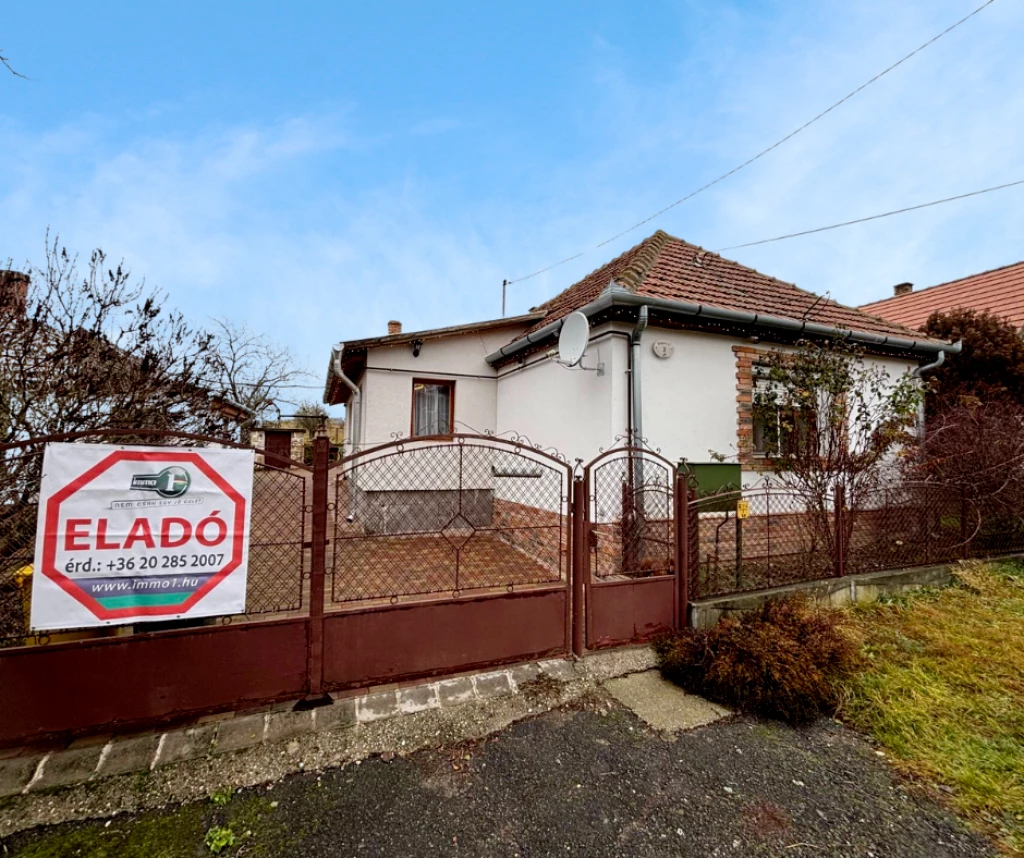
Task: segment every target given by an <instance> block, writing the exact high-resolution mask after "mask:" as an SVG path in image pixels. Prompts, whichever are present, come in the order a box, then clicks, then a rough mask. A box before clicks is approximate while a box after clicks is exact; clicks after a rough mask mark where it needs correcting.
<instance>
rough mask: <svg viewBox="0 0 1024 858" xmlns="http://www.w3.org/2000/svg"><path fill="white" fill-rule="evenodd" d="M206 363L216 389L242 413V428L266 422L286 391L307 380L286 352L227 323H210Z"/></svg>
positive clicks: (258, 335)
mask: <svg viewBox="0 0 1024 858" xmlns="http://www.w3.org/2000/svg"><path fill="white" fill-rule="evenodd" d="M210 361H211V368H212V372H213V381H214V385H215V387H216V389H217V390H218V391H219V392H220V393H221V395H222V396H223V397H225V399H227V400H228V401H229V404H235V405H240V406H241V407H242V409H243V410H244V411H245V412H246V414H247V419H246V420H245V421H243V426H244V427H246V428H250V427H252V426H253V425H255V424H256V422H258V421H261V420H265V419H267V418H268V416H269V415H270V413H271V410H272V409H274V408H275V406H276V405H277V404H278V403H279V402H286V401H287V400H286V399H285V397H286V396H287V395H288V394H287V389H288V387H289V386H291V385H294V384H295V382H297V381H300V380H302V379H304V378H306V377H307V376H309V373H308V372H306V371H305V370H302V369H299V368H298V367H297V366H296V363H295V356H294V355H293V354H292V352H291V351H290V350H289V349H287V348H285V347H283V346H278V345H275V344H274V343H272V342H271V341H270V340H268V339H267V338H266V337H265V336H264V335H263V334H259V333H256V332H255V331H253V330H251V329H250V328H249V327H248V326H247V325H245V324H239V323H236V322H232V321H230V320H228V319H214V320H213V332H212V336H211V346H210Z"/></svg>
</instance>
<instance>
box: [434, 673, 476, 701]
mask: <svg viewBox="0 0 1024 858" xmlns="http://www.w3.org/2000/svg"><path fill="white" fill-rule="evenodd" d="M437 696H438V699H439V700H440V701H441V705H442V706H459V705H461V704H463V703H469V701H471V700H473V699H475V697H476V695H475V694H474V693H473V680H472V679H470V678H469V677H468V676H460V677H458V678H457V679H442V680H441V681H440V682H439V683H437Z"/></svg>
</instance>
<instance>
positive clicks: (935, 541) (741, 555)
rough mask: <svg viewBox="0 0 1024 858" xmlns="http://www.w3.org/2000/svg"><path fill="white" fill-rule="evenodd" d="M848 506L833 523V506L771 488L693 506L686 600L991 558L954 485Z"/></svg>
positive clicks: (874, 494)
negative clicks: (836, 577) (688, 595)
mask: <svg viewBox="0 0 1024 858" xmlns="http://www.w3.org/2000/svg"><path fill="white" fill-rule="evenodd" d="M853 501H854V502H853V503H852V504H844V505H843V507H842V510H841V513H840V515H839V517H838V519H837V513H836V509H835V501H834V498H833V497H831V496H829V497H826V498H820V497H816V496H813V495H811V494H809V493H802V492H800V491H799V490H796V489H792V488H787V487H783V486H778V485H771V484H768V485H765V486H759V487H754V488H750V489H744V490H743V491H738V492H729V493H723V494H720V495H712V496H710V497H706V498H700V499H699V500H692V501H691V502H690V504H689V512H688V527H689V534H690V594H691V597H692V598H694V599H700V598H707V597H711V596H720V595H727V594H730V593H739V592H745V591H749V590H762V589H767V588H771V587H778V586H782V585H785V584H792V583H796V582H800V581H814V580H820V579H823V578H830V577H834V576H835V575H837V574H843V575H851V574H858V573H864V572H875V571H882V570H897V569H902V568H912V567H917V566H927V565H930V564H934V563H949V562H953V561H956V560H960V559H963V558H965V557H970V556H985V555H986V554H997V553H999V552H992V551H989V550H988V549H987V548H986V546H985V545H984V543H983V542H982V541H981V539H980V538H979V537H980V534H982V533H984V529H985V521H984V519H983V516H982V515H981V514H980V513H979V510H978V506H977V505H976V504H975V503H973V502H972V501H970V500H969V499H967V498H966V496H965V495H964V493H963V492H961V491H960V490H959V488H957V487H955V486H952V487H951V486H942V485H933V484H914V483H900V484H894V485H891V486H887V487H884V488H880V489H875V490H872V491H868V492H865V493H863V494H862V495H861V496H860V497H857V498H854V499H853ZM741 510H742V512H743V513H744V514H745V515H746V517H745V518H743V517H741V515H740V512H741ZM840 548H841V549H842V550H841V552H840ZM1011 550H1012V549H1011Z"/></svg>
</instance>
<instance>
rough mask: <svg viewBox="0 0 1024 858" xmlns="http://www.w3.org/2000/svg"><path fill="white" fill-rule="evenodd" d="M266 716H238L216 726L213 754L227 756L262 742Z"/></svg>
mask: <svg viewBox="0 0 1024 858" xmlns="http://www.w3.org/2000/svg"><path fill="white" fill-rule="evenodd" d="M266 718H267V716H266V715H263V714H258V715H239V716H236V717H234V718H229V719H228V720H227V721H221V722H220V724H218V725H217V743H216V745H215V746H214V749H213V750H214V753H216V754H228V753H230V752H231V751H238V750H241V749H242V748H251V747H253V746H254V745H258V744H259V743H260V742H262V741H263V730H264V728H265V726H266Z"/></svg>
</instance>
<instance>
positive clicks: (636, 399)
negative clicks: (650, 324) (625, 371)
mask: <svg viewBox="0 0 1024 858" xmlns="http://www.w3.org/2000/svg"><path fill="white" fill-rule="evenodd" d="M646 329H647V305H646V304H644V305H643V306H641V307H640V310H639V312H638V313H637V316H636V325H635V326H634V328H633V333H632V334H630V337H629V342H630V357H629V374H630V375H629V383H630V398H629V411H630V414H629V424H630V431H631V433H632V437H631V438H630V439H629V441H630V443H631V444H632V445H633V446H635V447H639V446H640V445H641V443H642V442H643V437H644V408H643V405H644V401H643V371H642V370H641V366H642V365H643V361H642V360H641V357H640V338H641V337H642V336H643V333H644V331H645V330H646Z"/></svg>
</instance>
